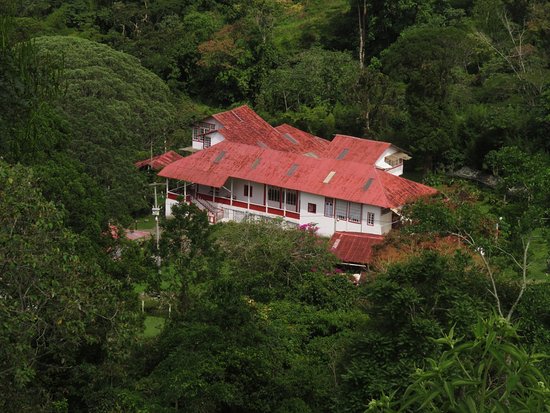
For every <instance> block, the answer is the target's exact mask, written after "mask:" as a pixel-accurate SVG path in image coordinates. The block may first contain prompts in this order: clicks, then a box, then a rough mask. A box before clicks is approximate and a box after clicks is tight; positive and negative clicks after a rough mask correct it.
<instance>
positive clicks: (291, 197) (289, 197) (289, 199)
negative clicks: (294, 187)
mask: <svg viewBox="0 0 550 413" xmlns="http://www.w3.org/2000/svg"><path fill="white" fill-rule="evenodd" d="M297 198H298V194H297V193H296V191H286V204H287V205H296V200H297Z"/></svg>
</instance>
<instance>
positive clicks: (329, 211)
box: [325, 198, 334, 218]
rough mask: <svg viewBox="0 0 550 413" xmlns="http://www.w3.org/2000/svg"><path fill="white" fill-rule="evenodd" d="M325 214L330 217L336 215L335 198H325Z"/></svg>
mask: <svg viewBox="0 0 550 413" xmlns="http://www.w3.org/2000/svg"><path fill="white" fill-rule="evenodd" d="M325 216H326V217H330V218H332V217H333V216H334V198H325Z"/></svg>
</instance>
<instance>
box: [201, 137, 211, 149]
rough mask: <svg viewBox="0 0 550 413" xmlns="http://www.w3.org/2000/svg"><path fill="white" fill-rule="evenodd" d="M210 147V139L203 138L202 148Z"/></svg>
mask: <svg viewBox="0 0 550 413" xmlns="http://www.w3.org/2000/svg"><path fill="white" fill-rule="evenodd" d="M211 146H212V138H211V137H210V136H205V137H204V143H203V148H210V147H211Z"/></svg>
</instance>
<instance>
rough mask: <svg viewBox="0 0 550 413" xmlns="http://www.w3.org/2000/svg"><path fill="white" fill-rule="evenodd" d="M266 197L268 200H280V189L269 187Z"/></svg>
mask: <svg viewBox="0 0 550 413" xmlns="http://www.w3.org/2000/svg"><path fill="white" fill-rule="evenodd" d="M267 199H268V200H269V201H277V202H280V201H281V190H280V188H272V187H269V189H268V190H267Z"/></svg>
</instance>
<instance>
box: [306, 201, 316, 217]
mask: <svg viewBox="0 0 550 413" xmlns="http://www.w3.org/2000/svg"><path fill="white" fill-rule="evenodd" d="M307 212H309V213H311V214H316V213H317V204H312V203H310V202H308V204H307Z"/></svg>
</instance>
